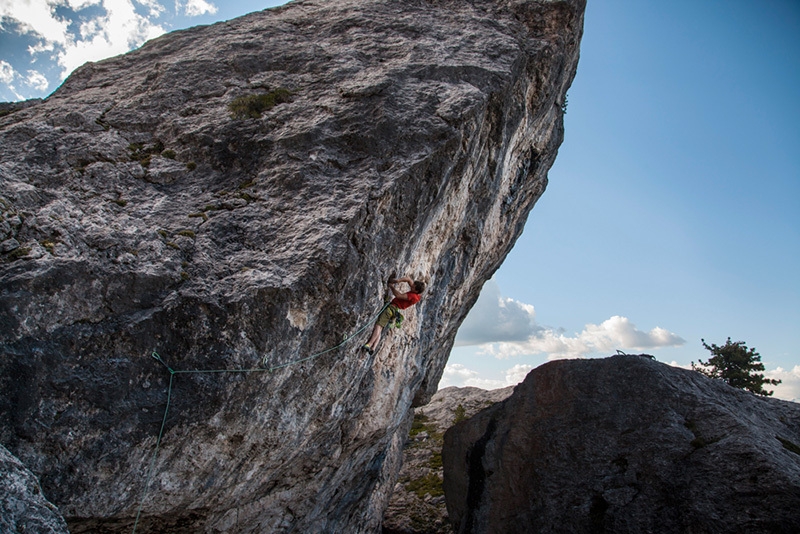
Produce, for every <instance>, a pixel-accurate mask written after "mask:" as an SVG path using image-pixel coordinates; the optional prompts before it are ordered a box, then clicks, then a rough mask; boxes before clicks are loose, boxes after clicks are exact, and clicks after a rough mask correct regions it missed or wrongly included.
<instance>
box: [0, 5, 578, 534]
mask: <svg viewBox="0 0 800 534" xmlns="http://www.w3.org/2000/svg"><path fill="white" fill-rule="evenodd" d="M583 8H584V2H583V1H582V0H571V1H564V2H551V1H543V0H542V1H521V0H515V1H510V0H502V1H501V0H497V1H490V0H485V1H477V0H476V1H474V2H451V1H428V0H418V1H409V2H394V1H378V0H371V1H365V0H336V1H333V0H331V1H297V2H294V3H292V4H290V5H288V6H286V7H283V8H277V9H272V10H268V11H264V12H259V13H254V14H251V15H248V16H245V17H241V18H239V19H236V20H232V21H229V22H223V23H219V24H215V25H213V26H208V27H197V28H192V29H189V30H184V31H178V32H174V33H171V34H168V35H165V36H163V37H160V38H158V39H156V40H154V41H151V42H149V43H147V44H146V45H144V46H143V47H142V48H141V49H139V50H137V51H135V52H132V53H129V54H126V55H124V56H120V57H117V58H114V59H110V60H107V61H103V62H99V63H94V64H88V65H85V66H84V67H82V68H80V69H78V70H77V71H76V72H75V73H74V74H73V75H72V76H71V77H70V78H69V79H68V80H67V81H66V82H65V83H64V85H63V86H62V87H61V88H60V89H59V90H58V91H57V92H56V93H55V94H54V95H52V96H51V97H49V98H47V99H45V100H44V101H42V102H40V103H35V104H34V105H31V106H28V107H25V106H15V107H13V109H12V108H9V109H11V112H10V113H9V114H7V115H5V116H3V117H0V197H1V198H0V213H2V220H1V221H0V258H2V264H0V325H1V326H2V327H1V328H0V336H1V337H0V344H1V345H0V349H1V350H2V354H1V355H0V443H2V444H3V445H5V446H6V447H7V448H8V449H9V450H10V451H11V452H12V453H13V454H14V455H15V456H16V457H18V458H19V459H20V460H21V461H22V462H23V463H24V464H25V465H26V466H27V467H28V468H29V469H30V470H31V471H32V472H33V473H35V474H36V476H38V477H39V478H40V480H41V483H42V487H43V489H44V492H45V494H46V495H47V496H48V498H49V499H51V500H52V501H53V502H54V503H55V504H56V505H57V506H58V507H59V508H60V510H61V512H62V513H63V515H64V516H65V518H66V519H67V522H68V524H69V526H70V529H71V530H72V532H73V533H77V532H84V531H94V532H97V531H101V530H104V531H108V532H116V531H120V532H123V531H124V532H130V531H131V527H132V525H133V522H134V519H135V517H136V512H137V509H138V508H139V505H140V502H141V501H142V497H143V495H145V483H146V481H147V475H148V472H149V471H148V466H149V464H150V461H151V458H152V457H153V453H154V448H155V445H156V439H157V436H158V435H159V430H160V428H161V422H162V417H163V415H164V411H165V406H166V401H167V391H168V384H169V382H170V378H172V379H173V388H172V391H171V405H170V409H169V415H168V418H167V420H166V425H165V427H164V435H163V441H162V442H161V444H160V448H159V450H158V454H157V457H156V460H155V463H154V469H153V471H152V478H151V479H150V484H149V486H148V488H147V492H146V498H145V499H144V502H143V506H142V514H141V518H140V522H139V529H140V531H141V532H145V531H150V532H157V531H169V532H192V533H194V532H289V531H292V532H348V533H357V532H375V531H377V530H378V529H379V528H380V522H381V518H382V515H383V511H384V509H385V508H386V505H387V501H388V498H389V494H390V493H391V489H392V488H393V486H394V485H395V481H396V478H397V473H398V470H399V464H400V459H401V452H402V446H403V442H404V440H405V438H406V436H407V434H408V430H409V427H410V424H411V414H412V411H411V408H412V406H413V405H414V404H415V403H416V404H421V403H423V402H424V401H426V400H428V399H429V398H430V396H431V395H432V393H433V392H434V391H435V389H436V385H437V383H438V381H439V378H440V376H441V374H442V369H443V367H444V364H445V361H446V358H447V355H448V353H449V350H450V348H451V346H452V342H453V338H454V336H455V333H456V330H457V328H458V326H459V324H460V322H461V321H462V319H463V318H464V316H465V314H466V313H467V311H468V310H469V308H470V307H471V305H472V304H473V303H474V302H475V300H476V298H477V295H478V293H479V291H480V288H481V286H482V284H483V282H484V281H485V280H487V279H488V278H489V277H490V276H491V275H492V273H493V272H494V271H495V270H496V269H497V267H498V266H499V265H500V263H501V261H502V260H503V258H504V257H505V255H506V254H507V252H508V251H509V250H510V248H511V246H512V245H513V243H514V241H515V239H516V238H517V236H518V235H519V233H520V232H521V230H522V227H523V225H524V223H525V220H526V217H527V215H528V212H529V210H530V209H531V208H532V207H533V205H534V203H535V202H536V200H537V199H538V198H539V196H540V195H541V194H542V192H543V191H544V189H545V186H546V183H547V171H548V169H549V168H550V166H551V165H552V163H553V161H554V159H555V157H556V152H557V149H558V146H559V144H560V143H561V141H562V138H563V120H562V115H563V111H562V107H563V106H564V105H565V102H566V96H565V95H566V91H567V88H568V87H569V85H570V83H571V81H572V78H573V76H574V74H575V69H576V65H577V60H578V48H579V40H580V36H581V32H582V24H583ZM279 90H280V91H279ZM285 90H288V96H287V93H286V91H285ZM276 94H280V95H284V96H285V97H286V98H278V99H276V102H275V105H274V107H271V108H269V109H263V111H262V112H261V114H260V115H259V112H258V111H257V110H256V111H254V112H253V118H248V117H245V118H236V117H234V116H232V113H231V110H230V109H229V105H230V104H232V103H235V102H237V101H239V100H238V99H240V98H248V97H258V96H259V95H266V96H264V98H265V99H268V98H269V95H273V96H274V95H276ZM392 273H397V274H398V275H410V276H414V277H416V278H421V279H423V280H425V281H426V282H427V283H428V291H427V292H426V294H425V295H424V298H423V301H422V302H421V303H420V304H419V305H417V306H415V307H414V308H412V309H410V310H408V313H407V314H406V322H405V324H404V326H403V328H402V329H401V330H399V331H394V332H392V333H389V334H388V335H387V337H386V339H385V342H384V344H383V345H382V347H381V350H380V351H379V352H378V353H377V354H376V355H375V356H374V357H372V356H368V355H366V354H365V353H361V352H359V351H358V347H359V345H360V343H363V341H364V339H366V337H367V336H368V332H364V333H362V334H361V335H360V336H357V337H356V338H355V339H353V340H352V341H351V342H349V343H348V344H346V345H344V346H343V347H342V348H340V349H337V350H335V351H331V352H328V353H325V354H324V355H322V356H319V357H316V358H313V359H310V360H305V361H302V362H300V363H292V362H296V361H297V360H300V359H303V358H305V357H307V356H309V355H312V354H316V353H318V352H320V351H323V350H325V349H327V348H329V347H332V346H335V345H337V344H338V343H340V342H341V341H342V339H343V337H344V336H345V335H348V334H352V333H354V332H355V331H357V330H358V329H359V328H361V327H362V326H364V325H368V323H369V321H370V320H371V319H372V318H373V317H374V314H375V313H376V312H377V311H378V310H379V309H380V307H381V306H382V304H383V298H384V294H385V282H386V280H387V278H388V277H389V276H390V275H391V274H392ZM153 351H156V352H157V353H158V354H159V355H160V356H161V358H163V360H164V361H165V362H166V364H167V365H169V366H170V367H171V368H172V369H174V370H234V369H255V368H263V367H264V366H268V367H278V366H283V367H279V368H276V369H275V370H274V371H273V372H251V373H214V374H210V373H204V374H175V375H174V376H171V375H170V372H169V371H168V370H167V368H166V367H165V366H164V365H162V364H161V363H159V362H158V361H156V360H155V359H154V358H153V357H151V354H152V353H153ZM290 364H291V365H290Z"/></svg>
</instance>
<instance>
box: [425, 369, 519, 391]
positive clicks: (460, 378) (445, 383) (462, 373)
mask: <svg viewBox="0 0 800 534" xmlns="http://www.w3.org/2000/svg"><path fill="white" fill-rule="evenodd" d="M531 369H533V366H532V365H526V364H517V365H515V366H514V367H511V368H509V369H506V371H505V378H504V379H503V380H492V379H489V378H482V377H481V374H480V373H479V372H478V371H474V370H472V369H468V368H467V367H465V366H464V365H462V364H460V363H453V364H447V365H446V366H445V368H444V372H443V373H442V379H441V380H440V381H439V389H442V388H446V387H449V386H456V387H467V386H469V387H474V388H481V389H499V388H504V387H508V386H514V385H517V384H519V383H520V382H522V381H523V380H525V377H526V376H528V373H529V372H530V371H531Z"/></svg>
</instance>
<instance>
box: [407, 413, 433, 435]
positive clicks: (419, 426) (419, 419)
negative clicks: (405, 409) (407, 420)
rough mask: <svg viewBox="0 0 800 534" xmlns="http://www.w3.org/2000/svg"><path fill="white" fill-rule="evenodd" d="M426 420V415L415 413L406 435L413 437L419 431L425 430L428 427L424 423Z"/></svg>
mask: <svg viewBox="0 0 800 534" xmlns="http://www.w3.org/2000/svg"><path fill="white" fill-rule="evenodd" d="M427 421H428V416H426V415H422V414H421V413H415V414H414V421H413V422H412V423H411V431H409V433H408V435H409V436H411V437H412V438H413V437H414V436H416V435H417V434H419V433H420V432H425V431H427V430H428V427H427V425H426V424H425V423H426V422H427Z"/></svg>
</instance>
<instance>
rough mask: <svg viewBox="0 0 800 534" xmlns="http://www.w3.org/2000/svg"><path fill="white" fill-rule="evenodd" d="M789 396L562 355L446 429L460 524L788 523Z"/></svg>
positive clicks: (796, 498) (465, 527)
mask: <svg viewBox="0 0 800 534" xmlns="http://www.w3.org/2000/svg"><path fill="white" fill-rule="evenodd" d="M798 443H800V405H797V404H795V403H791V402H786V401H781V400H776V399H770V398H764V397H758V396H756V395H754V394H752V393H749V392H745V391H742V390H738V389H734V388H732V387H730V386H728V385H727V384H725V383H724V382H722V381H715V380H711V379H709V378H706V377H704V376H703V375H701V374H699V373H697V372H694V371H687V370H685V369H678V368H674V367H670V366H667V365H664V364H661V363H657V362H655V361H653V360H651V359H649V358H643V357H640V356H614V357H612V358H607V359H602V360H571V361H567V360H563V361H556V362H551V363H548V364H545V365H543V366H541V367H539V368H537V369H534V370H533V371H531V373H530V374H529V375H528V377H527V378H526V379H525V381H524V382H523V383H522V384H520V385H519V386H517V387H516V389H515V390H514V394H513V395H512V396H511V397H509V398H508V399H507V400H506V401H504V402H502V403H499V404H496V405H494V406H492V407H491V408H488V409H486V410H484V411H483V412H481V413H479V414H478V415H476V416H475V417H473V418H472V419H470V420H468V421H464V422H462V423H460V424H458V425H456V426H454V427H453V428H452V429H450V430H449V431H448V432H447V433H446V434H445V439H444V451H443V460H444V475H445V476H444V487H445V493H446V499H447V511H448V513H449V515H450V518H451V520H452V521H453V523H454V525H455V530H456V532H458V533H478V532H498V533H499V532H503V533H515V532H520V533H522V532H526V533H535V532H542V533H544V532H576V533H584V532H585V533H590V532H591V533H593V532H614V533H641V532H659V533H686V532H707V533H725V532H748V533H764V534H767V533H773V534H774V533H786V534H789V533H790V532H797V527H798V525H799V524H800V523H798V519H799V518H800V516H798V510H800V447H798V445H797V444H798Z"/></svg>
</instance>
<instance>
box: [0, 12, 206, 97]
mask: <svg viewBox="0 0 800 534" xmlns="http://www.w3.org/2000/svg"><path fill="white" fill-rule="evenodd" d="M168 7H169V8H168ZM216 12H217V7H216V5H214V3H213V2H210V1H208V0H176V1H175V2H174V3H173V2H166V1H165V0H3V2H0V36H2V39H3V47H4V49H6V50H7V51H8V52H7V53H8V56H7V57H4V59H3V60H2V61H1V62H0V84H2V85H5V87H6V89H7V90H6V91H5V92H6V93H11V94H12V95H13V96H14V97H16V98H17V99H23V98H29V97H30V96H31V95H32V94H43V93H45V91H47V90H48V89H52V88H54V87H55V86H57V85H58V84H59V83H61V82H62V81H63V80H64V78H66V77H67V76H68V75H69V74H70V73H71V72H72V71H73V70H75V69H76V68H77V67H79V66H81V65H83V64H84V63H86V62H87V61H99V60H101V59H105V58H107V57H111V56H115V55H119V54H123V53H125V52H128V51H130V50H132V49H134V48H137V47H139V46H141V45H142V44H143V43H144V42H145V41H147V40H150V39H153V38H155V37H158V36H159V35H161V34H163V33H165V32H166V31H167V29H166V28H165V26H164V23H163V22H160V21H159V20H160V19H161V18H162V17H164V16H165V15H167V14H173V15H180V16H187V17H196V16H200V15H208V14H214V13H216ZM12 52H13V56H14V57H13V59H12V58H11V55H12V54H11V53H12ZM25 52H27V54H25ZM4 55H5V54H4ZM34 92H35V93H34Z"/></svg>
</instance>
